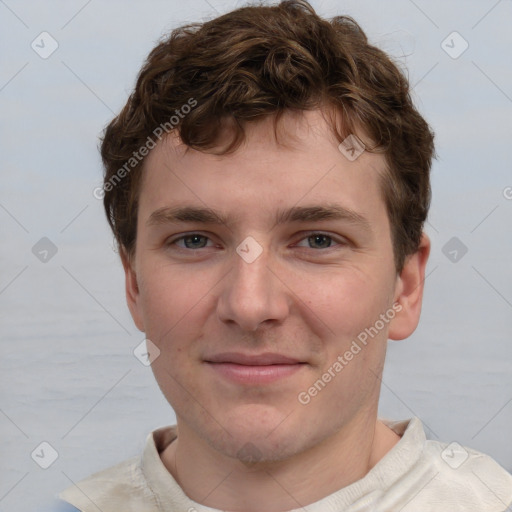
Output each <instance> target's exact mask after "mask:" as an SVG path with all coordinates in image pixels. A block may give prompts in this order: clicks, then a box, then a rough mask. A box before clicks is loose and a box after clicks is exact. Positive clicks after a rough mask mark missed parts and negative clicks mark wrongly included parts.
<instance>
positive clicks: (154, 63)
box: [101, 0, 434, 272]
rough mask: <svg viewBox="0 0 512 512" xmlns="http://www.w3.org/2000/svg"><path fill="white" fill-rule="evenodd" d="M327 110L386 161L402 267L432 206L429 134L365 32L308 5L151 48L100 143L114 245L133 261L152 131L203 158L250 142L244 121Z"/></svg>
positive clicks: (401, 79) (177, 35)
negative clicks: (222, 141)
mask: <svg viewBox="0 0 512 512" xmlns="http://www.w3.org/2000/svg"><path fill="white" fill-rule="evenodd" d="M184 105H194V106H195V108H193V109H192V108H187V110H182V109H183V108H184ZM322 106H328V107H331V108H333V109H334V111H335V112H338V113H339V114H340V116H341V119H342V127H341V128H340V127H339V123H336V122H333V130H334V133H335V134H336V137H337V138H338V140H339V141H340V142H341V141H342V140H344V139H345V137H346V136H347V135H349V134H351V133H354V134H355V133H357V128H358V127H359V128H362V130H363V131H364V133H365V134H366V135H367V137H369V139H370V140H365V141H364V142H365V144H366V146H367V149H369V150H370V151H379V152H383V153H384V155H385V158H386V163H387V166H386V167H387V169H386V172H385V173H383V174H382V175H381V176H380V180H381V190H382V194H383V198H384V201H385V204H386V208H387V211H388V215H389V220H390V225H391V234H392V241H393V249H394V258H395V266H396V269H397V271H398V272H399V271H401V269H402V268H403V264H404V261H405V258H406V256H407V255H409V254H413V253H414V252H416V251H417V249H418V246H419V243H420V238H421V234H422V229H423V224H424V221H425V220H426V217H427V214H428V209H429V206H430V197H431V190H430V179H429V175H430V167H431V162H432V158H433V156H434V143H433V140H434V135H433V133H432V131H431V130H430V128H429V126H428V124H427V122H426V121H425V120H424V119H423V117H422V116H421V115H420V114H419V112H418V111H417V110H416V108H415V107H414V105H413V102H412V100H411V96H410V89H409V83H408V80H407V79H406V77H405V76H404V74H403V72H402V71H401V70H400V69H399V68H398V67H397V65H396V64H395V63H393V62H392V60H391V59H390V58H389V57H388V56H387V55H386V54H385V53H384V52H383V51H381V50H379V49H378V48H376V47H374V46H372V45H370V44H369V43H368V40H367V37H366V35H365V33H364V32H363V30H362V29H361V28H360V27H359V25H358V24H357V23H356V22H355V21H354V20H353V19H351V18H350V17H347V16H337V17H334V18H333V19H332V20H330V21H327V20H324V19H322V18H320V17H319V16H318V15H317V14H316V13H315V11H314V9H313V8H312V7H311V6H310V5H309V3H307V2H306V1H305V0H286V1H283V2H281V3H280V4H279V5H274V6H268V5H267V6H265V5H254V6H247V7H243V8H240V9H237V10H235V11H232V12H230V13H227V14H225V15H223V16H220V17H218V18H216V19H213V20H211V21H208V22H206V23H202V24H200V23H194V24H191V25H186V26H183V27H180V28H178V29H175V30H174V31H172V33H171V34H170V35H169V36H168V37H166V38H164V39H163V40H162V41H161V42H160V43H159V44H158V45H157V46H156V47H155V48H154V49H153V50H152V51H151V52H150V54H149V56H148V58H147V60H146V62H145V63H144V66H143V67H142V69H141V71H140V73H139V75H138V78H137V82H136V86H135V89H134V91H133V93H132V94H131V96H130V97H129V99H128V101H127V103H126V105H125V106H124V108H123V109H122V111H121V112H120V114H119V115H118V116H117V117H115V118H114V119H113V120H112V122H111V123H110V124H109V125H108V126H107V128H106V130H105V132H104V136H103V140H102V144H101V156H102V159H103V163H104V166H105V176H104V185H103V187H104V207H105V211H106V214H107V218H108V222H109V224H110V226H111V228H112V230H113V232H114V236H115V238H116V241H117V244H118V247H119V249H121V250H123V251H124V252H125V253H126V254H127V256H129V257H132V256H133V255H134V253H135V240H136V234H137V233H136V232H137V211H138V197H139V191H140V185H141V175H142V168H143V166H142V163H143V160H140V162H139V160H136V159H134V155H135V153H137V151H138V150H139V149H140V148H142V147H144V146H145V145H146V146H147V144H149V141H150V140H151V141H153V139H152V134H155V132H157V130H156V129H158V128H157V127H161V126H165V125H167V127H169V126H170V127H171V128H173V129H174V130H176V131H177V133H178V134H179V136H180V137H181V139H182V141H183V142H184V143H185V144H186V145H187V146H189V147H191V148H194V149H197V150H199V151H210V150H213V149H214V148H216V147H217V146H218V141H219V133H221V132H222V129H225V128H226V127H229V132H230V134H231V139H230V140H231V143H229V144H228V145H227V147H223V148H221V149H219V150H218V151H216V153H217V154H227V153H229V152H232V151H234V150H236V148H238V147H239V145H240V144H241V143H242V142H243V140H244V137H245V131H244V127H245V123H246V122H248V121H256V120H259V119H262V118H263V117H266V116H269V115H272V116H274V122H275V123H277V122H278V120H279V118H280V117H281V116H282V114H283V113H284V112H285V111H288V110H296V111H300V110H310V109H316V108H321V107H322ZM182 112H187V113H186V115H181V113H182ZM177 114H179V118H178V117H177ZM173 117H174V118H175V119H178V122H177V123H176V124H175V125H173V123H170V122H169V120H170V119H171V118H173ZM274 126H276V124H274ZM160 131H161V129H160ZM166 131H168V130H166ZM158 133H159V134H160V132H158ZM150 147H151V146H150ZM146 149H147V148H146ZM146 153H147V151H146ZM137 157H138V158H139V155H138V153H137ZM128 161H130V162H131V164H133V165H131V167H132V169H130V168H128V167H127V164H126V163H127V162H128ZM123 169H124V172H120V171H122V170H123ZM120 178H122V179H120Z"/></svg>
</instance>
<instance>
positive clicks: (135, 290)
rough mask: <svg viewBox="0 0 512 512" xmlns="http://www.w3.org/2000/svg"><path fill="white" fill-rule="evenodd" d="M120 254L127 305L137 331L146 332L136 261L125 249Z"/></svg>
mask: <svg viewBox="0 0 512 512" xmlns="http://www.w3.org/2000/svg"><path fill="white" fill-rule="evenodd" d="M119 252H120V256H121V262H122V264H123V268H124V275H125V291H126V303H127V304H128V309H129V310H130V313H131V315H132V318H133V321H134V323H135V325H136V326H137V329H139V331H142V332H145V329H144V322H143V321H142V314H141V310H140V309H141V308H140V291H139V284H138V282H137V274H136V272H135V269H134V261H132V260H133V259H134V258H130V257H129V256H128V254H127V253H126V251H125V250H124V249H123V248H121V249H120V251H119Z"/></svg>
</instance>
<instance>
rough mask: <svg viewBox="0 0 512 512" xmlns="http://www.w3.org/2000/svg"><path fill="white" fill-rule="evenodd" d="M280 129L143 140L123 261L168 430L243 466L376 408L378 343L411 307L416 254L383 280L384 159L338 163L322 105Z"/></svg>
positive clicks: (280, 455) (397, 332) (411, 321)
mask: <svg viewBox="0 0 512 512" xmlns="http://www.w3.org/2000/svg"><path fill="white" fill-rule="evenodd" d="M281 127H282V131H281V132H280V133H281V134H282V135H286V137H285V139H286V140H285V141H283V138H282V137H281V138H280V141H281V142H285V145H280V144H278V142H277V141H276V140H275V138H274V135H273V129H272V124H271V121H270V120H265V121H262V122H259V123H256V124H253V125H250V126H249V127H248V129H247V139H246V142H245V143H244V145H243V146H242V147H240V148H239V149H238V150H237V152H235V153H234V154H231V155H224V156H216V155H212V154H207V153H202V152H198V151H194V150H188V151H185V149H184V146H183V145H182V144H181V143H180V141H179V139H178V138H177V137H174V138H169V139H167V140H166V141H164V142H162V143H161V144H160V145H159V146H157V147H156V148H155V149H153V150H152V152H151V153H150V154H149V155H148V157H147V160H146V162H145V168H144V179H143V183H142V188H141V193H140V203H139V212H138V224H137V243H136V251H135V257H134V259H133V260H132V262H131V263H128V261H127V260H126V259H124V261H123V263H124V265H125V270H126V278H127V280H126V282H127V297H128V304H129V307H130V310H131V312H132V316H133V318H134V321H135V323H136V324H137V326H138V328H139V329H140V330H142V331H144V332H145V333H146V337H147V338H148V339H149V340H151V341H152V343H154V344H155V345H156V346H157V347H158V349H159V350H160V355H159V356H158V357H157V358H156V360H155V361H154V362H153V365H152V366H153V371H154V374H155V377H156V379H157V381H158V384H159V386H160V388H161V389H162V391H163V393H164V395H165V396H166V398H167V400H168V401H169V403H170V404H171V406H172V407H173V409H174V411H175V412H176V416H177V419H178V427H179V429H180V435H181V433H182V432H183V433H185V432H188V433H190V435H195V436H197V437H198V438H200V439H202V440H203V441H205V442H207V443H208V444H209V445H210V446H211V447H213V448H215V449H216V450H218V451H219V452H221V453H223V454H225V455H227V456H230V457H238V458H241V459H243V458H244V456H246V455H247V454H245V455H244V453H245V451H247V449H248V448H247V447H248V446H251V450H253V451H257V454H258V458H260V459H269V460H270V459H272V460H279V459H284V458H287V457H290V456H292V455H293V454H296V453H299V452H301V451H303V450H306V449H308V448H309V447H312V446H314V445H315V444H317V443H319V442H321V441H322V440H324V439H326V438H328V437H329V436H331V435H333V434H334V433H335V432H339V431H340V430H342V429H343V428H346V427H347V426H349V425H353V424H355V423H357V422H358V421H362V418H363V417H364V416H365V415H368V414H370V413H372V412H374V411H375V410H376V407H377V402H378V396H379V389H380V388H379V377H380V375H381V372H382V365H383V362H384V357H385V348H386V343H387V339H388V336H390V337H392V336H393V335H394V336H395V337H396V338H398V337H404V336H405V335H408V334H409V333H410V332H412V330H414V328H415V326H416V322H417V314H418V313H417V311H413V312H412V313H411V311H412V310H413V309H414V308H412V307H411V305H410V304H408V297H407V296H406V294H407V290H408V289H409V288H411V286H410V283H409V284H408V282H407V275H408V274H407V272H408V271H407V269H408V268H409V269H410V268H411V265H412V266H413V267H414V269H413V270H412V274H415V275H417V274H418V272H420V273H421V270H422V269H421V268H420V267H421V265H422V264H423V263H424V262H423V263H420V265H418V264H415V263H414V260H413V259H411V261H413V263H410V262H409V263H408V264H406V267H405V270H404V273H402V274H401V275H397V273H396V270H395V267H394V258H393V248H392V241H391V232H390V225H389V221H388V216H387V212H386V208H385V204H384V201H383V198H382V196H381V191H380V189H379V182H378V176H379V174H380V173H382V172H384V167H385V161H384V157H383V156H382V155H376V154H370V153H368V152H364V153H363V154H362V155H360V156H359V157H358V158H357V159H356V160H354V161H350V160H349V159H347V158H346V157H345V156H344V154H342V153H341V152H340V150H339V149H338V144H337V142H336V141H335V139H334V136H333V135H332V133H331V129H330V127H329V126H328V124H327V122H326V121H325V120H324V117H323V116H322V115H321V113H320V111H312V112H307V113H303V115H301V116H297V115H294V116H292V115H291V114H287V115H285V117H284V118H283V121H282V123H281ZM407 265H409V267H408V266H407ZM418 269H419V270H418ZM410 273H411V272H409V274H410ZM404 276H405V277H404ZM416 293H417V292H416ZM398 302H400V303H401V304H400V305H399V304H398ZM416 309H417V308H416ZM364 334H366V339H365V335H364ZM363 340H365V342H363ZM354 343H355V344H354ZM248 443H251V444H250V445H249V444H248ZM254 447H256V448H254ZM252 456H254V453H253V454H252Z"/></svg>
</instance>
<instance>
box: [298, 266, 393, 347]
mask: <svg viewBox="0 0 512 512" xmlns="http://www.w3.org/2000/svg"><path fill="white" fill-rule="evenodd" d="M295 289H296V290H297V296H298V297H299V298H301V299H302V300H301V301H297V304H298V305H299V307H300V308H301V311H300V313H299V314H300V316H302V317H303V318H304V319H307V322H308V323H309V325H310V326H312V327H316V329H315V330H316V331H317V335H319V336H320V337H321V338H323V339H326V338H331V339H333V340H335V341H334V343H335V344H336V345H339V344H342V345H344V344H346V343H347V342H350V341H351V340H352V339H353V338H354V337H356V336H357V335H358V334H359V333H360V332H361V331H363V330H364V329H365V328H367V327H369V326H371V325H373V324H374V323H375V321H376V320H377V319H378V318H379V315H380V314H381V313H384V312H385V311H386V309H387V308H388V307H389V305H388V301H389V294H390V292H389V290H388V286H387V284H386V283H383V282H382V281H379V280H378V279H376V278H374V277H373V276H371V275H369V274H368V273H365V272H363V271H361V270H358V271H354V269H350V270H346V271H345V270H342V271H338V272H331V273H329V274H325V275H324V276H316V278H315V279H314V280H304V279H301V280H297V282H296V288H295Z"/></svg>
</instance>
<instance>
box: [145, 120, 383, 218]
mask: <svg viewBox="0 0 512 512" xmlns="http://www.w3.org/2000/svg"><path fill="white" fill-rule="evenodd" d="M245 128H246V130H245V133H246V138H245V141H244V142H243V144H242V145H241V146H240V147H239V148H238V149H237V150H236V151H235V152H234V153H231V154H225V155H215V154H212V153H207V152H201V151H196V150H192V149H190V148H187V147H186V146H185V145H184V144H183V143H182V142H181V140H180V139H179V137H178V136H177V135H174V134H173V135H171V136H169V137H168V138H167V139H164V140H162V141H161V142H160V143H159V144H158V145H157V147H156V148H155V149H153V150H152V151H151V153H150V154H149V155H148V157H147V158H146V161H145V164H144V177H143V181H142V187H141V193H140V203H139V208H140V211H139V214H140V216H142V217H144V218H143V219H141V220H143V221H147V220H148V218H149V216H150V215H151V214H152V213H153V212H154V211H155V210H157V209H158V208H163V207H169V206H171V207H172V206H176V205H179V206H195V207H205V208H209V209H214V210H216V211H224V212H225V213H226V215H229V214H233V215H235V216H236V217H237V218H238V219H240V220H243V218H244V217H245V216H247V217H254V216H263V215H265V214H267V215H268V217H269V219H270V218H271V217H272V218H273V219H275V217H276V215H278V212H279V211H283V209H289V208H291V207H294V206H301V205H302V206H304V205H308V206H321V205H326V204H330V205H334V204H337V205H339V206H341V207H343V208H345V209H347V210H350V211H352V212H354V213H355V214H356V215H358V214H360V215H361V216H364V217H370V218H372V217H374V218H375V219H377V218H378V217H379V215H382V214H383V213H384V214H385V208H384V201H383V198H382V196H381V191H380V180H379V178H380V175H381V174H382V173H383V172H384V170H385V159H384V156H383V155H380V154H371V153H369V152H366V151H365V152H363V153H362V154H361V155H360V156H359V157H358V158H356V159H354V160H351V159H349V158H347V154H346V152H342V151H340V149H339V147H338V146H339V143H338V141H337V139H336V137H335V135H334V133H333V130H332V127H331V126H330V124H329V123H328V121H326V119H325V118H324V116H323V115H322V113H321V112H320V111H308V112H301V113H300V114H291V113H290V114H285V115H283V117H282V119H281V122H280V124H279V125H278V131H277V137H276V134H275V133H274V125H273V119H272V118H266V119H265V120H263V121H258V122H255V123H250V124H247V125H246V127H245ZM349 155H350V153H349Z"/></svg>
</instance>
